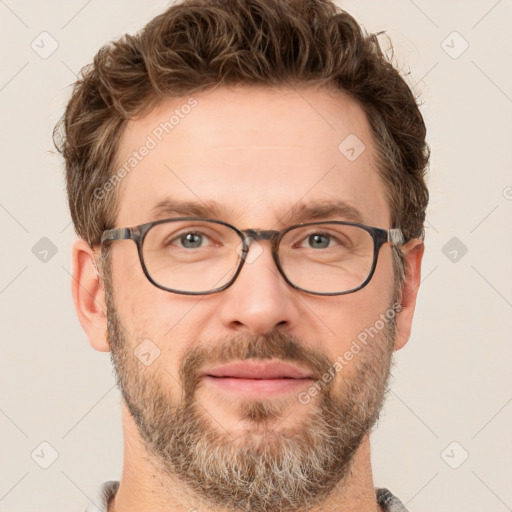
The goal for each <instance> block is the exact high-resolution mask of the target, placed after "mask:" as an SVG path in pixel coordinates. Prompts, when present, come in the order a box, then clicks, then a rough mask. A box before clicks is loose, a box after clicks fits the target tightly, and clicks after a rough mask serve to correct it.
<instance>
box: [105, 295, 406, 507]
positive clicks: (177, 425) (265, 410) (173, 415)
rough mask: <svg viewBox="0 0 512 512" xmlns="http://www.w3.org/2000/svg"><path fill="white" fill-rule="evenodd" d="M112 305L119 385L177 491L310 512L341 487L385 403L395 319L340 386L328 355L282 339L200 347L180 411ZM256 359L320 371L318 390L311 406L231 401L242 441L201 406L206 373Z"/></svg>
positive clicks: (209, 503)
mask: <svg viewBox="0 0 512 512" xmlns="http://www.w3.org/2000/svg"><path fill="white" fill-rule="evenodd" d="M106 300H107V318H108V338H109V343H110V347H111V358H112V362H113V366H114V369H115V374H116V379H117V385H118V387H119V389H120V391H121V395H122V397H123V400H124V402H125V404H126V406H127V408H128V410H129V412H130V414H131V416H132V417H133V419H134V422H135V424H136V425H137V428H138V431H139V433H140V437H141V440H142V442H143V444H144V446H145V449H146V451H147V453H148V454H151V455H152V456H153V461H154V463H155V465H156V466H157V467H158V468H159V469H160V470H161V471H162V472H163V473H165V474H167V475H168V476H169V477H170V481H173V480H174V481H175V480H177V481H179V482H180V483H183V484H185V486H186V487H187V488H188V489H189V490H191V491H192V492H193V494H194V495H195V496H196V497H197V499H198V500H199V501H201V502H202V504H203V505H204V506H205V507H210V508H216V509H219V510H223V511H224V510H225V511H233V512H234V511H237V512H240V511H253V512H282V511H284V510H286V511H287V512H295V511H299V510H308V509H310V508H311V507H316V506H318V505H320V504H321V503H322V502H323V501H324V500H325V499H326V498H327V497H328V496H329V495H330V494H332V493H333V491H334V490H335V488H337V487H338V486H343V482H344V481H345V480H346V479H347V476H348V475H349V473H350V468H351V463H352V461H353V458H354V454H355V453H356V451H357V449H358V448H359V446H360V445H361V443H362V441H363V439H364V438H365V437H366V436H367V435H368V434H369V433H370V432H371V429H372V428H373V426H374V424H375V422H376V421H377V419H378V416H379V412H380V410H381V408H382V405H383V402H384V398H385V395H386V391H387V383H388V379H389V374H390V368H391V363H392V354H393V343H394V339H395V332H396V324H395V316H394V315H393V316H392V318H391V319H390V320H389V321H388V322H385V325H384V327H383V328H382V329H381V330H380V331H379V332H378V333H377V334H376V335H375V336H374V337H373V338H372V339H371V341H370V342H369V343H368V345H365V346H364V347H362V348H361V349H360V351H359V353H357V354H356V355H355V356H354V358H353V359H352V360H351V361H350V362H349V363H346V365H347V366H346V367H342V369H341V370H337V373H341V375H335V378H332V375H333V368H334V366H333V365H334V363H333V361H332V360H330V359H329V358H328V357H327V356H326V354H325V353H324V352H323V351H322V350H321V349H319V348H317V347H311V346H306V345H305V344H304V343H303V342H302V340H300V339H299V338H297V337H294V336H291V335H288V334H283V333H281V332H278V331H274V332H272V333H269V334H268V335H265V336H251V335H237V336H231V337H226V338H224V339H219V340H206V341H205V342H202V343H197V344H196V345H194V346H193V347H192V348H191V349H189V350H188V351H187V353H186V355H185V356H184V357H183V359H182V361H181V364H180V370H179V382H178V383H176V388H177V389H179V388H180V387H181V400H180V401H179V402H178V403H173V402H176V399H173V398H171V393H170V389H168V388H169V386H167V387H166V386H165V385H163V382H168V379H167V381H164V380H163V379H160V378H159V377H160V371H161V370H162V366H159V365H158V364H155V363H153V364H154V365H155V367H157V369H156V370H155V369H153V368H149V367H145V366H144V365H143V364H141V363H140V361H139V360H138V359H137V358H136V357H135V356H134V354H133V348H134V347H133V343H134V340H130V339H128V338H127V337H126V331H125V330H124V329H123V327H122V324H121V322H120V319H119V316H118V314H117V311H116V308H115V305H114V301H113V297H112V295H111V294H110V293H109V292H108V290H106ZM130 337H131V338H133V335H132V336H130ZM130 342H131V343H130ZM345 350H346V349H343V352H345ZM250 359H254V360H258V361H263V360H270V359H278V360H282V361H286V362H290V363H298V364H299V365H300V366H302V367H306V368H308V369H310V370H311V371H312V373H313V375H314V376H315V382H316V384H317V385H316V388H317V390H318V389H319V390H318V394H317V395H316V396H315V397H313V398H311V397H310V401H309V403H307V404H305V403H304V400H303V401H302V402H301V401H299V400H296V403H291V400H290V398H289V397H288V399H287V401H286V400H282V399H278V398H267V399H265V397H262V398H261V399H257V400H256V399H251V400H249V399H240V400H239V401H235V402H234V401H233V400H231V402H229V407H230V408H232V407H233V404H235V405H236V410H237V411H238V412H239V415H240V421H241V423H240V424H241V425H242V424H243V425H244V426H247V427H246V428H245V427H244V429H243V430H241V431H237V434H236V435H235V434H234V433H232V432H229V431H228V430H226V429H225V428H223V426H222V425H221V424H220V423H219V422H218V421H217V420H216V419H215V418H213V417H212V416H211V415H209V414H208V412H207V410H206V408H205V407H204V405H202V403H201V400H200V399H198V396H197V395H198V391H200V390H201V387H202V386H201V384H202V382H201V379H200V378H199V373H200V370H201V369H202V368H203V366H204V365H206V364H208V365H216V364H222V363H227V362H231V361H234V360H242V361H245V360H250ZM158 362H159V361H158V359H157V360H156V363H158ZM148 370H150V371H148ZM159 370H160V371H159ZM164 371H165V370H164ZM329 371H330V372H331V373H329ZM334 373H336V372H334ZM326 374H327V375H331V379H330V380H329V378H325V375H326ZM322 376H324V378H323V379H322ZM312 385H313V381H312ZM310 389H311V388H310ZM299 396H300V395H299ZM222 403H224V402H222ZM226 403H228V402H226ZM300 408H308V409H300ZM298 410H300V411H301V412H304V414H301V415H300V416H298V418H300V419H299V420H297V421H291V422H290V421H288V423H286V420H287V418H288V417H289V416H291V415H293V414H294V412H297V411H298ZM292 419H294V418H292ZM242 422H243V423H242ZM290 423H291V426H290ZM169 490H171V489H169Z"/></svg>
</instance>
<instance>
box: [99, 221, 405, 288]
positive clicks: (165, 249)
mask: <svg viewBox="0 0 512 512" xmlns="http://www.w3.org/2000/svg"><path fill="white" fill-rule="evenodd" d="M115 240H133V241H134V242H135V243H136V244H137V249H138V253H139V258H140V263H141V265H142V269H143V271H144V274H145V275H146V277H147V278H148V279H149V281H150V282H151V283H153V284H154V285H155V286H157V287H158V288H161V289H162V290H166V291H168V292H172V293H180V294H185V295H207V294H211V293H217V292H220V291H222V290H225V289H226V288H228V287H229V286H231V285H232V284H233V283H234V282H235V279H236V278H237V277H238V275H239V274H240V271H241V270H242V267H243V265H244V263H245V262H247V263H251V262H252V261H253V258H254V257H257V256H258V255H259V254H256V252H258V251H259V252H261V251H262V248H261V246H260V245H259V244H257V243H256V244H254V242H256V241H258V240H269V241H270V242H271V244H272V256H273V258H274V261H275V264H276V266H277V268H278V270H279V272H280V273H281V275H282V276H283V278H284V279H285V281H286V282H287V283H288V284H289V285H290V286H292V287H293V288H295V289H297V290H301V291H303V292H306V293H311V294H313V295H344V294H347V293H353V292H355V291H357V290H360V289H361V288H363V287H364V286H366V285H367V284H368V283H369V282H370V279H371V278H372V276H373V274H374V272H375V268H376V266H377V258H378V255H379V251H380V248H381V247H382V246H383V245H384V244H386V243H389V244H391V245H400V244H403V243H404V237H403V234H402V231H401V230H400V229H387V230H386V229H381V228H376V227H370V226H366V225H364V224H358V223H355V222H342V221H328V222H327V221H326V222H310V223H303V224H297V225H294V226H290V227H288V228H286V229H283V230H282V231H273V230H257V229H246V230H243V231H241V230H239V229H237V228H236V227H234V226H232V225H230V224H227V223H226V222H222V221H220V220H212V219H203V218H196V217H180V218H174V219H165V220H158V221H155V222H149V223H147V224H141V225H139V226H134V227H130V228H116V229H108V230H106V231H104V232H103V234H102V236H101V244H102V245H103V244H105V243H108V242H112V241H115ZM253 245H255V247H254V249H253V251H252V252H253V255H252V257H251V256H250V255H249V249H250V248H251V246H253Z"/></svg>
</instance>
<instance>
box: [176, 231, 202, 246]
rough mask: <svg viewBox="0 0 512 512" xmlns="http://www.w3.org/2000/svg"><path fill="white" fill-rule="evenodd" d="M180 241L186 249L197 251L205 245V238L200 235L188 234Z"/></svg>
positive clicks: (180, 238)
mask: <svg viewBox="0 0 512 512" xmlns="http://www.w3.org/2000/svg"><path fill="white" fill-rule="evenodd" d="M178 240H179V242H180V243H181V245H182V246H183V247H184V248H185V249H196V248H198V247H201V246H202V245H203V241H204V236H203V235H201V234H200V233H186V234H184V235H182V236H180V237H179V239H178Z"/></svg>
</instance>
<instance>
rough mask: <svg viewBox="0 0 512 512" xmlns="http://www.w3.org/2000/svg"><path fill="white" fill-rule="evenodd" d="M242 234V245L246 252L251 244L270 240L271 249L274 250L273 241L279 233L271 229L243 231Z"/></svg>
mask: <svg viewBox="0 0 512 512" xmlns="http://www.w3.org/2000/svg"><path fill="white" fill-rule="evenodd" d="M242 233H243V235H244V245H245V247H246V250H249V247H250V245H251V243H252V242H257V241H259V240H270V242H271V243H272V248H274V247H275V241H276V239H277V236H278V235H279V231H275V230H272V229H245V230H243V231H242Z"/></svg>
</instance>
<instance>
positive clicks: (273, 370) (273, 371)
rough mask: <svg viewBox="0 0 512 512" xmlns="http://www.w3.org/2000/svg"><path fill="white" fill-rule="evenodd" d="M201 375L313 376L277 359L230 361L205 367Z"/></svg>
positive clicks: (303, 377)
mask: <svg viewBox="0 0 512 512" xmlns="http://www.w3.org/2000/svg"><path fill="white" fill-rule="evenodd" d="M201 376H205V377H219V378H221V377H224V378H235V379H256V380H273V379H311V378H313V374H312V373H311V371H309V370H305V369H302V368H299V367H297V366H293V365H290V364H287V363H282V362H277V361H275V362H268V363H253V362H250V363H249V362H239V363H231V364H227V365H223V366H217V367H215V368H211V369H207V370H205V371H203V372H202V374H201Z"/></svg>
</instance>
